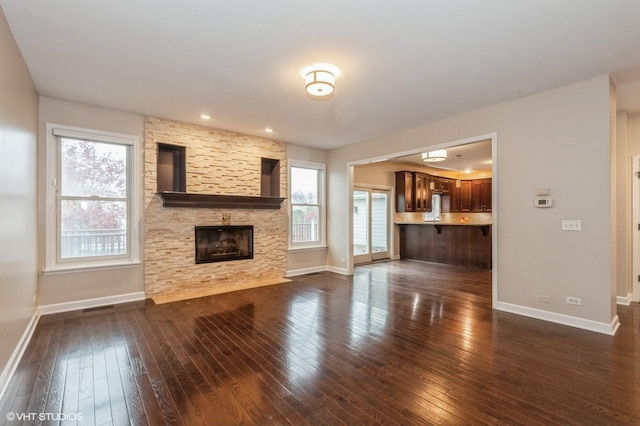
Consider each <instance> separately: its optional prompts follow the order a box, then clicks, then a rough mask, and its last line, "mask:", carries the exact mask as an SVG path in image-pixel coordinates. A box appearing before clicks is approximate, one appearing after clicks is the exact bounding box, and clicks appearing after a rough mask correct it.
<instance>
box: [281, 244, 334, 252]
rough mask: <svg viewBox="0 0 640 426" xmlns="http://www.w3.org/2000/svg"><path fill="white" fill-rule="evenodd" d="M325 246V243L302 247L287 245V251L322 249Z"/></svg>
mask: <svg viewBox="0 0 640 426" xmlns="http://www.w3.org/2000/svg"><path fill="white" fill-rule="evenodd" d="M326 248H327V245H326V244H322V245H318V246H303V247H289V248H288V249H287V250H288V251H306V250H324V249H326Z"/></svg>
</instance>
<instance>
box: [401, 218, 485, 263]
mask: <svg viewBox="0 0 640 426" xmlns="http://www.w3.org/2000/svg"><path fill="white" fill-rule="evenodd" d="M396 225H397V226H398V229H399V231H400V258H401V259H414V260H425V261H429V262H437V263H447V264H451V265H460V266H468V267H472V268H481V269H491V224H490V223H460V222H422V223H396Z"/></svg>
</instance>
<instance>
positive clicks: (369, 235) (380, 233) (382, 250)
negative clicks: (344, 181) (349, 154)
mask: <svg viewBox="0 0 640 426" xmlns="http://www.w3.org/2000/svg"><path fill="white" fill-rule="evenodd" d="M390 207H391V191H389V190H380V189H367V188H356V189H355V190H354V191H353V262H354V264H356V265H358V264H362V263H370V262H373V261H374V260H382V259H389V257H390V256H389V228H390V226H391V220H390V219H391V217H392V215H391V214H390V213H391V209H390Z"/></svg>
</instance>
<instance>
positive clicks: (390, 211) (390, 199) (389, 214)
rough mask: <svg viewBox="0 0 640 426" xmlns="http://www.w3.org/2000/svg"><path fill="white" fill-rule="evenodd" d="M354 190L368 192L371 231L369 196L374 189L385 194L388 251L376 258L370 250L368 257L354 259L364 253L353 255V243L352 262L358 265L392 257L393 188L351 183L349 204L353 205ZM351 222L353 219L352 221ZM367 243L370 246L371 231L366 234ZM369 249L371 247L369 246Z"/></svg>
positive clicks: (369, 220)
mask: <svg viewBox="0 0 640 426" xmlns="http://www.w3.org/2000/svg"><path fill="white" fill-rule="evenodd" d="M355 191H361V192H368V193H369V203H368V206H369V212H368V228H369V229H368V231H371V224H372V219H373V217H372V212H373V204H372V202H371V201H372V200H373V197H372V196H371V194H372V193H373V192H374V191H375V192H384V193H386V194H387V251H386V253H388V256H385V257H379V256H378V258H376V256H375V255H374V253H372V252H371V250H370V251H369V253H368V256H369V257H370V258H369V259H367V260H364V261H359V262H358V261H356V259H357V258H358V257H359V256H366V255H355V254H353V245H352V246H351V254H352V257H353V264H354V265H359V264H363V263H367V262H373V261H374V260H383V259H392V258H393V251H392V244H391V241H392V238H391V233H392V232H393V227H392V226H391V225H392V224H393V211H394V210H395V206H394V205H393V197H394V196H395V194H394V192H393V191H394V189H393V188H391V187H388V186H382V185H370V184H354V185H353V190H352V191H351V204H352V205H353V193H354V192H355ZM351 211H353V208H352V209H351ZM351 223H352V224H353V219H352V222H351ZM351 233H352V234H353V226H351ZM368 237H369V238H368V243H369V246H371V243H372V235H371V232H369V236H368ZM351 241H352V244H353V236H352V238H351ZM369 249H371V247H369Z"/></svg>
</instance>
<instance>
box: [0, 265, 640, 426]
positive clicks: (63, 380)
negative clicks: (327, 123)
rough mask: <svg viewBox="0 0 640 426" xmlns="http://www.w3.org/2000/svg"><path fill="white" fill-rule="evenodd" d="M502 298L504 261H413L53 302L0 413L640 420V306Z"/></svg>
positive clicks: (328, 420)
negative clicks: (590, 318) (536, 312)
mask: <svg viewBox="0 0 640 426" xmlns="http://www.w3.org/2000/svg"><path fill="white" fill-rule="evenodd" d="M490 301H491V271H484V270H475V269H467V268H463V267H457V266H450V265H436V264H429V263H422V262H411V261H397V262H385V263H378V264H374V265H367V266H362V267H358V268H356V273H355V275H354V276H353V277H346V276H342V275H337V274H334V273H329V272H325V273H317V274H311V275H305V276H301V277H296V278H294V279H293V280H292V281H291V282H290V283H286V284H280V285H274V286H270V287H261V288H256V289H252V290H244V291H238V292H234V293H228V294H220V295H215V296H209V297H204V298H200V299H194V300H190V301H184V302H175V303H168V304H164V305H155V304H154V303H153V302H151V301H147V302H145V303H142V302H141V303H133V304H126V305H118V306H115V307H112V308H107V309H97V310H89V311H86V312H73V313H66V314H57V315H50V316H46V317H43V318H42V319H41V321H40V323H39V324H38V326H37V329H36V332H35V334H34V336H33V339H32V340H31V343H30V345H29V347H28V349H27V351H26V353H25V355H24V357H23V359H22V361H21V363H20V365H19V367H18V370H17V372H16V374H15V375H14V377H13V379H12V381H11V383H10V385H9V388H8V390H7V391H6V392H5V395H4V397H3V399H2V401H0V415H1V417H0V419H2V420H1V421H0V422H2V421H5V419H7V418H8V417H7V414H9V413H63V414H77V415H81V417H82V421H81V422H79V424H95V425H125V424H135V425H137V424H149V425H161V424H179V425H189V426H190V425H197V424H202V425H215V424H221V425H234V424H259V425H263V424H294V425H301V424H330V425H333V424H347V425H354V424H384V425H394V424H398V425H408V424H419V425H424V424H455V425H458V424H509V425H515V424H523V425H530V424H562V425H569V424H576V425H585V424H602V425H605V424H639V423H640V420H639V419H640V306H639V305H638V304H633V305H632V306H631V307H624V306H621V307H619V315H620V318H621V323H622V326H621V328H620V330H619V331H618V334H617V335H616V336H615V337H611V336H605V335H601V334H597V333H592V332H588V331H583V330H578V329H575V328H570V327H564V326H560V325H556V324H551V323H547V322H543V321H538V320H533V319H528V318H524V317H520V316H516V315H511V314H507V313H501V312H495V311H493V310H492V309H491V307H490V303H491V302H490ZM63 420H64V418H63ZM44 423H47V422H44ZM50 423H51V424H57V422H55V421H53V422H50ZM5 424H7V425H11V424H19V422H18V421H17V420H16V421H15V422H11V421H9V420H7V421H6V423H5ZM25 424H30V423H29V422H27V423H25ZM62 424H67V423H66V422H64V421H63V422H62Z"/></svg>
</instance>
